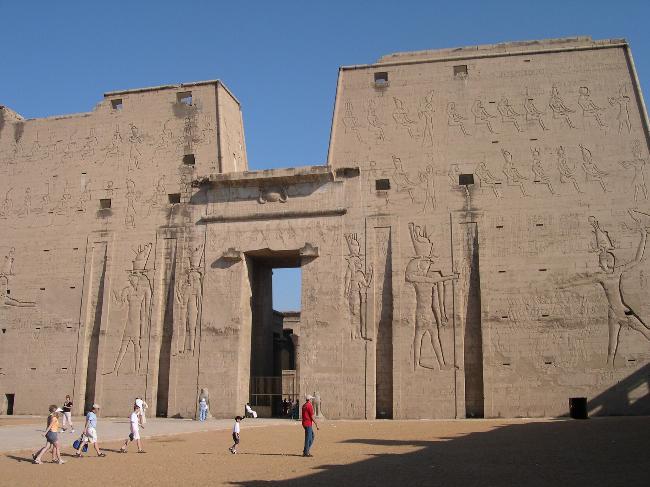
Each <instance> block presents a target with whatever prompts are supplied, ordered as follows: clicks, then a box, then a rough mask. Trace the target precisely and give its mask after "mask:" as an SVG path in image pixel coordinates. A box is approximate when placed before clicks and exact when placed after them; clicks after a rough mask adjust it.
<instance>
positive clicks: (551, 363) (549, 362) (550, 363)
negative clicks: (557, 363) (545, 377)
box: [544, 360, 553, 365]
mask: <svg viewBox="0 0 650 487" xmlns="http://www.w3.org/2000/svg"><path fill="white" fill-rule="evenodd" d="M544 365H553V362H552V361H547V360H545V361H544Z"/></svg>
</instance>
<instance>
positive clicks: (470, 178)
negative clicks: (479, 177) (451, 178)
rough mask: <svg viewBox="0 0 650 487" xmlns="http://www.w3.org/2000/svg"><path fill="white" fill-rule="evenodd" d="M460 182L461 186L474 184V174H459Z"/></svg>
mask: <svg viewBox="0 0 650 487" xmlns="http://www.w3.org/2000/svg"><path fill="white" fill-rule="evenodd" d="M458 184H459V185H460V186H469V185H470V184H474V174H459V175H458Z"/></svg>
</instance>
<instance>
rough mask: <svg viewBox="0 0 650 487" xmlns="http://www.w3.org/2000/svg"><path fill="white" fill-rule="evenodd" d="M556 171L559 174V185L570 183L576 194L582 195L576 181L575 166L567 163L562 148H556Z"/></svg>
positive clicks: (564, 151) (567, 160)
mask: <svg viewBox="0 0 650 487" xmlns="http://www.w3.org/2000/svg"><path fill="white" fill-rule="evenodd" d="M556 152H557V169H558V171H559V172H560V182H561V183H572V184H573V187H574V188H575V189H576V191H577V192H578V193H582V192H583V191H582V190H580V186H578V181H576V164H575V162H574V163H573V164H571V163H569V159H568V157H567V155H566V150H565V149H564V147H563V146H559V147H558V148H557V151H556Z"/></svg>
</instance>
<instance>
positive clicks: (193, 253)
mask: <svg viewBox="0 0 650 487" xmlns="http://www.w3.org/2000/svg"><path fill="white" fill-rule="evenodd" d="M202 260H203V245H199V246H198V247H195V248H191V249H190V256H189V269H188V270H187V271H186V273H185V279H184V280H182V281H181V282H179V283H178V284H177V285H176V301H177V302H178V303H179V304H180V308H181V313H180V315H181V316H180V320H179V323H178V324H177V327H176V350H177V352H178V353H179V354H183V353H185V352H190V353H194V349H195V346H196V326H197V324H198V323H199V322H200V318H201V305H202V295H203V291H202V286H203V274H202V272H201V261H202ZM188 338H189V340H188Z"/></svg>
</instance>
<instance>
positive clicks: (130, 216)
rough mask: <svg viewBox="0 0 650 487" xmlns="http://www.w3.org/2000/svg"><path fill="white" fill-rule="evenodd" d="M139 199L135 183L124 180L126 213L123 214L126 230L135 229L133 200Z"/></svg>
mask: <svg viewBox="0 0 650 487" xmlns="http://www.w3.org/2000/svg"><path fill="white" fill-rule="evenodd" d="M138 198H139V195H138V192H137V191H136V189H135V182H133V180H131V179H127V180H126V212H125V214H124V225H125V226H126V228H135V216H136V213H137V212H136V210H135V200H136V199H138Z"/></svg>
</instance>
